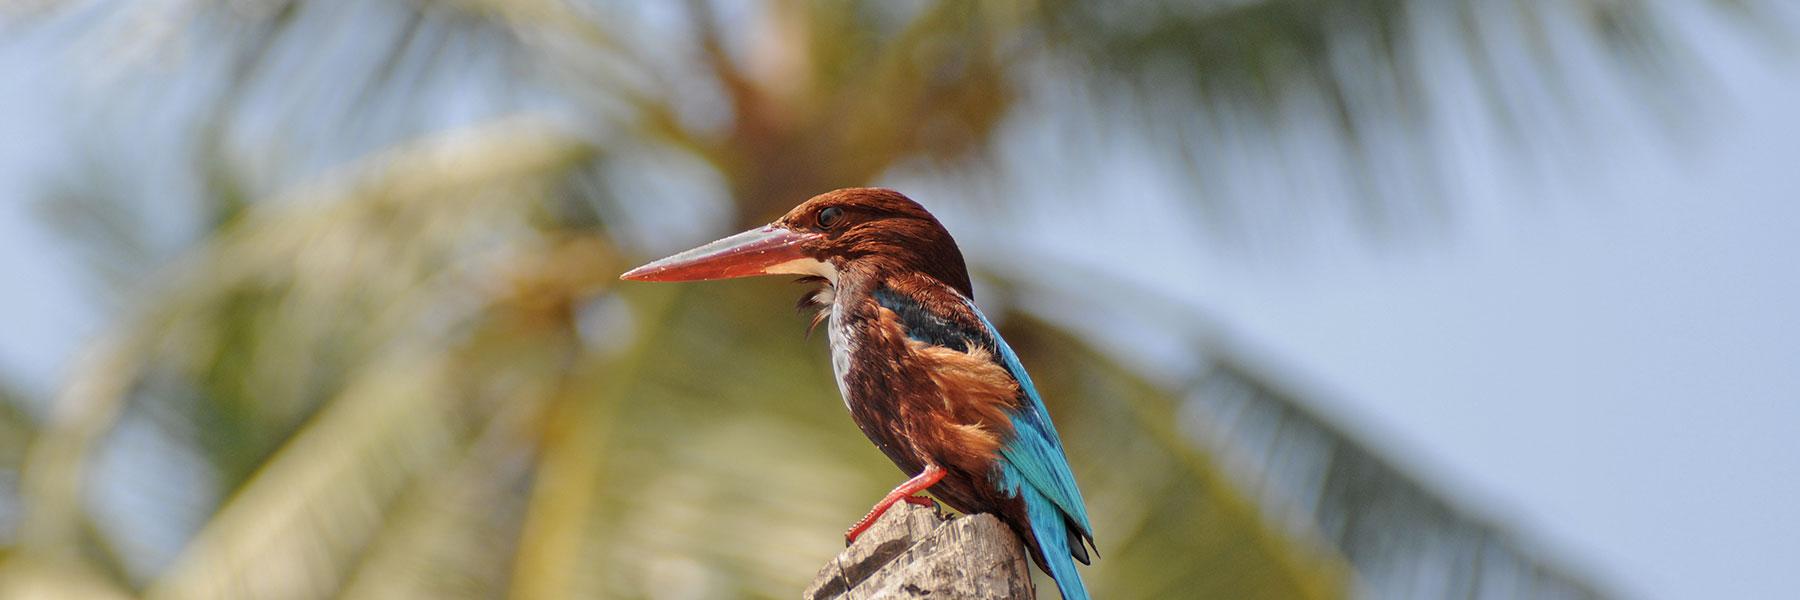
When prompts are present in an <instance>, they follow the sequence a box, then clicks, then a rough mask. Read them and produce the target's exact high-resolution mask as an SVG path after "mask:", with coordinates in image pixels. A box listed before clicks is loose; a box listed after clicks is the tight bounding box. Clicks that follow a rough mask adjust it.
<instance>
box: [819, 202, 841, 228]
mask: <svg viewBox="0 0 1800 600" xmlns="http://www.w3.org/2000/svg"><path fill="white" fill-rule="evenodd" d="M843 221H844V209H841V208H838V207H836V206H828V207H825V210H821V211H819V227H820V228H821V229H831V228H833V227H837V226H838V224H840V223H842V222H843Z"/></svg>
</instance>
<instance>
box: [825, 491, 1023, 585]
mask: <svg viewBox="0 0 1800 600" xmlns="http://www.w3.org/2000/svg"><path fill="white" fill-rule="evenodd" d="M801 597H802V598H803V599H804V600H875V599H894V598H930V599H931V600H976V599H982V600H987V599H1015V600H1031V599H1032V598H1033V597H1034V592H1033V590H1032V587H1031V565H1030V563H1029V562H1028V561H1026V560H1025V551H1024V548H1023V547H1022V546H1020V544H1019V538H1018V537H1017V536H1014V535H1013V533H1012V530H1010V529H1007V527H1006V525H1005V524H1002V523H1001V522H1000V520H999V519H995V518H994V516H993V515H985V514H984V515H974V516H965V517H960V518H954V519H953V518H948V517H944V516H942V515H941V514H940V513H939V512H938V510H937V508H936V507H925V506H914V505H911V504H906V503H899V504H895V505H894V507H893V508H891V509H889V510H888V512H887V514H884V515H882V516H881V519H880V520H878V521H876V522H875V525H874V526H873V527H870V528H869V530H868V531H867V532H864V533H863V535H862V537H861V538H859V539H857V540H856V544H855V545H853V546H851V547H849V548H848V549H845V550H844V551H843V552H842V553H840V554H838V555H837V557H836V558H834V559H832V560H831V562H829V563H827V564H826V565H825V567H824V568H822V569H820V570H819V575H818V576H817V577H815V578H814V579H813V582H812V585H809V586H807V588H806V592H805V594H803V595H802V596H801Z"/></svg>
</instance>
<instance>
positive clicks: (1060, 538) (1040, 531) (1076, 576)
mask: <svg viewBox="0 0 1800 600" xmlns="http://www.w3.org/2000/svg"><path fill="white" fill-rule="evenodd" d="M1019 497H1020V499H1022V500H1024V501H1025V515H1026V517H1027V518H1028V519H1030V521H1031V534H1032V535H1033V536H1035V537H1036V538H1037V543H1038V548H1039V549H1040V550H1042V551H1043V553H1044V562H1045V563H1046V564H1047V565H1049V567H1050V576H1051V577H1054V578H1056V587H1057V588H1059V589H1060V590H1062V597H1063V600H1088V593H1087V586H1085V585H1083V584H1082V582H1081V574H1080V573H1076V572H1075V558H1074V557H1073V556H1072V555H1071V548H1069V540H1070V539H1077V538H1073V537H1072V536H1070V535H1069V533H1070V532H1069V525H1068V523H1067V522H1065V521H1063V512H1062V510H1061V509H1059V508H1057V507H1056V503H1054V502H1051V501H1050V499H1049V498H1047V497H1045V496H1044V495H1043V494H1041V493H1038V491H1037V490H1035V489H1032V488H1031V486H1023V487H1022V488H1021V489H1020V490H1019Z"/></svg>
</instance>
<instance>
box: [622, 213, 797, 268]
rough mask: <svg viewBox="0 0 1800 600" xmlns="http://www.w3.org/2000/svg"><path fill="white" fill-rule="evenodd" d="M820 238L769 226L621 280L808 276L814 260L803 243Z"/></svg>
mask: <svg viewBox="0 0 1800 600" xmlns="http://www.w3.org/2000/svg"><path fill="white" fill-rule="evenodd" d="M818 235H819V234H816V233H798V232H795V231H792V230H789V229H787V228H785V227H776V226H774V225H769V226H766V227H761V228H758V229H752V230H750V231H746V232H743V233H740V234H737V235H734V236H731V237H728V238H725V239H722V240H719V241H716V242H712V243H710V244H707V245H705V246H701V247H699V248H695V249H693V250H689V251H686V252H682V253H680V254H676V255H674V256H671V257H668V258H664V259H662V260H658V261H655V262H652V263H650V264H647V265H644V266H641V267H638V268H636V269H632V270H630V271H626V272H625V274H624V275H620V276H619V279H630V280H633V281H698V280H702V279H730V278H733V277H752V276H756V275H772V274H776V273H799V274H804V273H807V272H810V267H809V266H808V265H811V264H812V263H813V262H814V259H813V258H812V257H809V256H807V255H806V254H804V253H803V252H804V250H803V249H802V248H801V243H803V242H806V241H808V240H812V239H814V238H817V237H818Z"/></svg>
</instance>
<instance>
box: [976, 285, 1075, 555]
mask: <svg viewBox="0 0 1800 600" xmlns="http://www.w3.org/2000/svg"><path fill="white" fill-rule="evenodd" d="M969 308H970V310H974V311H975V316H977V317H980V318H981V324H982V326H983V327H986V328H987V334H988V336H989V337H992V338H993V340H994V348H995V350H996V351H997V353H998V354H999V359H1000V364H1001V366H1004V367H1006V370H1007V372H1008V373H1011V374H1012V376H1013V379H1014V380H1017V381H1018V382H1019V388H1020V390H1022V391H1023V392H1024V394H1022V395H1023V396H1024V400H1023V401H1022V402H1020V406H1019V410H1018V411H1017V412H1015V413H1013V415H1012V417H1013V419H1012V420H1013V431H1014V436H1013V439H1012V441H1011V442H1008V443H1007V444H1006V445H1004V446H1001V447H1000V454H1001V456H1002V457H1004V458H1005V460H1006V462H1007V463H1009V464H1010V465H1011V466H1012V467H1013V468H1014V469H1016V470H1017V471H1018V473H1019V475H1020V476H1021V477H1022V478H1023V479H1024V480H1025V481H1024V483H1028V484H1030V485H1031V486H1032V487H1033V488H1036V489H1037V491H1038V493H1040V494H1043V495H1044V497H1045V498H1048V499H1049V500H1050V502H1051V503H1053V504H1055V505H1056V507H1057V508H1058V509H1061V510H1062V513H1063V514H1064V515H1067V516H1068V518H1069V520H1070V521H1071V522H1073V523H1074V524H1075V525H1077V526H1079V527H1080V528H1081V533H1082V536H1083V537H1087V538H1092V537H1093V531H1094V528H1093V526H1092V525H1090V524H1089V523H1088V516H1087V504H1086V503H1085V502H1084V501H1082V499H1081V488H1079V487H1076V485H1075V473H1074V472H1073V471H1071V470H1070V469H1069V460H1068V458H1067V457H1065V456H1064V454H1063V445H1062V438H1061V437H1059V436H1058V435H1057V434H1056V425H1055V424H1054V423H1051V422H1050V411H1049V410H1048V409H1045V408H1044V400H1043V398H1042V397H1040V396H1039V395H1038V392H1037V388H1036V387H1035V386H1033V385H1032V384H1031V375H1030V374H1027V373H1026V372H1025V366H1024V365H1022V364H1020V363H1019V356H1018V355H1017V354H1014V353H1013V350H1012V347H1011V346H1008V345H1007V343H1006V340H1005V339H1004V338H1001V337H1000V331H999V330H998V329H995V328H994V324H993V322H991V321H988V318H987V315H984V314H981V311H980V310H979V309H976V308H975V307H974V306H973V305H972V304H971V305H970V307H969Z"/></svg>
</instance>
